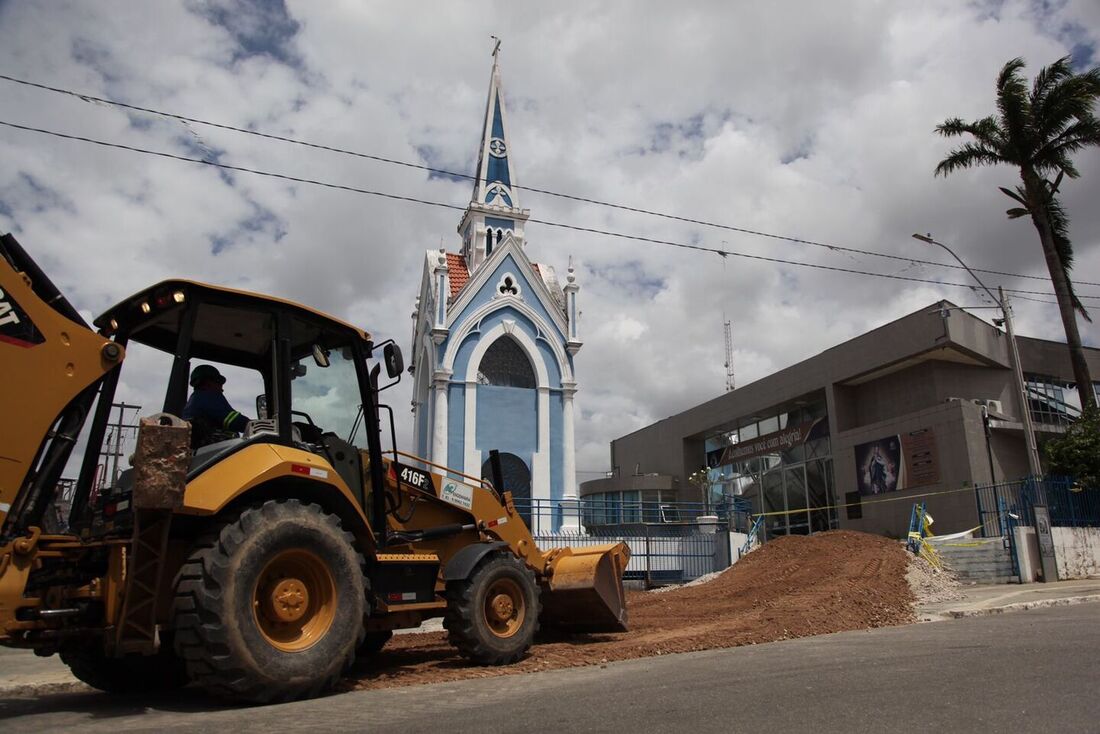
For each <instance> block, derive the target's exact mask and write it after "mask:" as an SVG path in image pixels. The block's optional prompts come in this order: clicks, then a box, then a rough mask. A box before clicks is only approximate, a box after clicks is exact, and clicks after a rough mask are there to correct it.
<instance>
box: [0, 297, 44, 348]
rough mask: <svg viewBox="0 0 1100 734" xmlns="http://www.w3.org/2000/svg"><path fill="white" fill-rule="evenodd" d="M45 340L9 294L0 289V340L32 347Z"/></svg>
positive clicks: (18, 345) (19, 345)
mask: <svg viewBox="0 0 1100 734" xmlns="http://www.w3.org/2000/svg"><path fill="white" fill-rule="evenodd" d="M44 341H46V339H45V338H44V337H43V336H42V333H41V332H40V331H39V330H38V328H37V327H36V326H35V325H34V324H33V323H32V322H31V320H30V319H29V318H27V314H26V313H24V312H23V309H21V308H19V304H18V303H16V302H15V299H13V298H12V297H11V296H9V295H8V294H6V293H5V292H4V291H3V290H0V342H5V343H7V344H14V345H15V346H17V347H33V346H34V345H35V344H41V343H42V342H44Z"/></svg>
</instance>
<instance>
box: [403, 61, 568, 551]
mask: <svg viewBox="0 0 1100 734" xmlns="http://www.w3.org/2000/svg"><path fill="white" fill-rule="evenodd" d="M507 121H508V117H507V114H506V112H505V108H504V96H503V94H502V90H501V83H500V67H499V64H498V59H497V54H496V53H494V56H493V69H492V76H491V78H490V82H489V96H488V100H487V102H486V109H485V120H484V126H483V130H482V136H481V150H480V154H479V156H478V165H477V180H476V182H475V184H474V191H473V197H472V200H471V201H470V204H469V207H467V209H466V212H465V214H464V215H463V217H462V220H461V222H460V223H459V226H458V234H459V236H460V238H461V248H460V251H459V252H457V253H452V252H446V251H445V250H428V251H427V253H426V254H425V257H424V270H423V277H422V279H421V283H420V294H419V297H418V298H417V301H416V306H415V309H414V312H413V318H414V319H415V327H414V332H413V344H412V350H411V354H412V356H413V362H412V368H411V369H412V372H413V374H414V376H415V383H414V384H415V387H414V396H413V413H414V416H415V420H414V431H415V440H414V443H415V446H416V454H417V455H419V456H421V457H423V458H425V459H428V460H429V461H431V462H433V463H435V464H442V465H445V466H447V467H450V468H451V469H454V470H457V471H460V472H462V473H464V474H468V475H471V476H489V470H488V460H489V451H490V449H497V450H498V451H500V452H501V455H502V459H503V464H504V473H505V486H506V488H507V489H509V490H511V491H512V492H513V494H514V495H515V497H516V499H517V503H518V504H519V505H520V506H521V507H525V506H527V504H528V503H527V502H526V501H525V500H526V499H527V498H530V499H531V500H534V501H535V503H534V504H535V505H536V506H537V507H538V508H539V509H540V510H541V511H542V513H546V511H547V510H549V509H554V510H555V512H554V515H553V516H554V518H555V519H554V520H553V521H551V520H550V516H548V515H547V514H539V515H537V516H536V517H535V518H533V525H534V526H535V527H533V529H535V530H537V531H543V532H545V531H549V530H559V529H560V530H577V529H579V527H578V519H577V516H576V512H575V510H573V508H574V507H575V502H572V500H575V499H576V496H577V493H576V470H575V463H574V438H573V435H574V434H573V420H574V418H573V396H574V394H575V393H576V391H577V381H576V377H575V374H574V371H573V358H574V356H575V355H576V353H577V351H578V350H579V349H580V348H581V341H580V339H579V338H578V335H577V300H576V299H577V291H578V285H577V283H576V279H575V276H574V273H573V268H572V266H570V268H569V270H568V273H567V276H566V279H565V280H566V282H565V284H564V286H563V285H562V284H561V283H560V282H559V281H558V278H557V275H556V273H555V271H554V268H552V267H551V266H548V265H545V264H538V263H533V262H531V260H530V259H529V258H528V256H527V252H526V239H525V236H524V223H525V222H526V221H527V219H528V217H529V215H530V213H529V210H527V209H523V208H521V207H520V201H519V190H518V188H517V186H516V175H515V169H514V166H513V159H512V155H511V149H510V146H509V141H508V136H507ZM563 501H564V503H563ZM563 505H564V506H565V507H567V508H569V511H565V512H562V511H561V508H562V506H563ZM525 514H526V513H525Z"/></svg>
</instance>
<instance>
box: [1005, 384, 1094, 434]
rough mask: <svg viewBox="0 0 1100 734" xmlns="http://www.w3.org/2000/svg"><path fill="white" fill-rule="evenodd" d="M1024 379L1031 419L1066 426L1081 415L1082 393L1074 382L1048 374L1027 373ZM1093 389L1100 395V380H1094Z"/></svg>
mask: <svg viewBox="0 0 1100 734" xmlns="http://www.w3.org/2000/svg"><path fill="white" fill-rule="evenodd" d="M1024 380H1025V381H1026V383H1027V388H1026V389H1027V397H1028V407H1029V408H1030V410H1031V419H1032V420H1034V421H1035V422H1036V423H1046V424H1052V425H1056V426H1064V425H1068V424H1070V423H1072V422H1074V421H1075V420H1077V419H1078V418H1080V417H1081V394H1080V393H1079V392H1078V391H1077V386H1076V385H1075V384H1073V383H1072V382H1068V381H1066V380H1060V379H1058V378H1057V377H1049V376H1046V375H1025V376H1024ZM1092 390H1093V394H1094V395H1097V396H1100V382H1094V383H1093V384H1092ZM1098 400H1100V397H1098Z"/></svg>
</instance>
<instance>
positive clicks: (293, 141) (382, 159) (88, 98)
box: [0, 74, 1100, 286]
mask: <svg viewBox="0 0 1100 734" xmlns="http://www.w3.org/2000/svg"><path fill="white" fill-rule="evenodd" d="M0 79H2V80H4V81H9V82H12V83H14V84H20V85H23V86H26V87H32V88H35V89H40V90H44V91H48V92H54V93H57V94H63V95H67V96H71V97H76V98H77V99H80V100H83V101H85V102H94V103H97V104H104V105H109V106H112V107H118V108H120V109H125V110H132V111H134V112H143V113H146V114H150V115H156V116H158V117H164V118H168V119H173V120H179V121H181V122H184V123H190V124H195V125H205V126H207V127H212V128H217V129H220V130H228V131H231V132H235V133H241V134H244V135H253V136H256V137H260V138H266V139H268V140H274V141H278V142H281V143H288V144H290V145H299V146H303V147H306V148H312V149H315V150H323V151H327V152H330V153H338V154H340V155H347V156H352V157H355V158H362V159H365V160H370V161H374V162H377V163H385V164H388V165H395V166H402V167H405V168H411V169H415V170H419V171H425V172H427V173H432V174H436V175H440V176H448V177H451V178H458V179H465V180H469V181H476V180H478V178H477V176H472V175H470V174H468V173H461V172H457V171H449V170H447V169H444V168H436V167H433V166H427V165H424V164H422V163H413V162H410V161H403V160H400V159H397V158H389V157H387V156H380V155H374V154H371V153H363V152H360V151H354V150H348V149H346V148H339V147H336V146H332V145H326V144H324V143H314V142H310V141H307V140H301V139H298V138H291V137H288V136H285V135H276V134H273V133H265V132H262V131H260V130H250V129H248V128H243V127H238V126H236V125H229V124H226V123H222V122H213V121H211V120H203V119H201V118H197V117H189V116H187V115H181V114H178V113H175V112H166V111H164V110H157V109H153V108H151V107H142V106H139V105H133V104H129V103H126V102H120V101H118V100H113V99H107V98H105V97H97V96H95V95H91V94H83V93H80V92H76V91H73V90H71V89H63V88H61V87H54V86H50V85H48V84H41V83H38V82H32V81H28V80H26V79H18V78H16V77H13V76H8V75H6V74H0ZM513 188H516V189H520V190H522V191H529V192H531V193H535V194H542V195H544V196H552V197H556V198H559V199H565V200H568V201H575V202H578V203H583V204H592V205H594V206H602V207H608V208H611V209H617V210H620V211H625V212H631V213H634V214H643V215H645V216H650V217H658V218H661V219H668V220H672V221H676V222H683V223H685V224H694V225H697V226H701V227H711V228H714V229H721V230H726V231H730V232H737V233H739V234H746V235H751V236H754V237H765V238H768V239H774V240H781V241H784V242H791V243H794V244H801V245H809V246H812V247H823V248H826V249H828V250H830V251H834V252H845V253H849V254H856V255H866V256H868V257H879V258H885V259H888V260H898V261H901V262H905V263H910V264H918V265H928V266H932V267H938V268H951V269H954V270H963V268H962V267H961V266H959V265H956V264H954V263H942V262H935V261H932V260H921V259H918V258H912V257H906V256H904V255H893V254H890V253H885V252H875V251H874V250H863V249H859V248H855V247H847V246H844V245H838V244H832V243H827V242H819V241H816V240H810V239H805V238H802V237H791V236H788V235H781V234H775V233H773V232H765V231H763V230H756V229H749V228H746V227H738V226H735V225H731V224H722V223H719V222H712V221H708V220H705V219H697V218H694V217H685V216H679V215H676V214H669V213H667V212H659V211H655V210H652V209H645V208H642V207H635V206H630V205H627V204H618V203H615V202H609V201H602V200H600V199H593V198H590V197H586V196H579V195H576V194H566V193H562V192H560V191H552V190H550V189H543V188H538V187H534V186H521V185H519V184H514V185H513ZM972 270H974V271H976V272H979V273H987V274H989V275H999V276H1002V277H1006V278H1023V279H1028V280H1043V281H1046V280H1049V278H1047V277H1045V276H1040V275H1027V274H1024V273H1007V272H1004V271H1000V270H989V269H985V268H972ZM1074 283H1075V284H1076V285H1091V286H1100V283H1094V282H1089V281H1084V280H1081V281H1074Z"/></svg>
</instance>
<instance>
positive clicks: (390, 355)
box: [382, 342, 405, 379]
mask: <svg viewBox="0 0 1100 734" xmlns="http://www.w3.org/2000/svg"><path fill="white" fill-rule="evenodd" d="M382 359H383V360H384V361H385V362H386V374H387V375H389V376H390V379H396V378H397V377H400V376H401V373H402V372H403V371H404V370H405V359H404V358H403V357H402V356H401V347H399V346H397V345H396V344H394V343H393V342H390V343H389V344H387V345H386V346H385V347H384V348H383V349H382Z"/></svg>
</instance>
